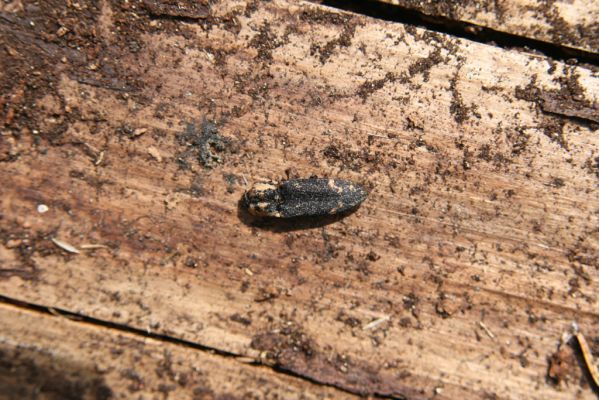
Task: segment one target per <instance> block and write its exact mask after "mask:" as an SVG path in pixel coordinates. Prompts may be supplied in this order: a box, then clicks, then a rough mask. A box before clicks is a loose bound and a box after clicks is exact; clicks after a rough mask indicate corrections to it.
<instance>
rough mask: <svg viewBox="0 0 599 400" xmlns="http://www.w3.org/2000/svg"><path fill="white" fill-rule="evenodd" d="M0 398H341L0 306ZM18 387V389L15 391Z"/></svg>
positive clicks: (191, 353) (224, 361) (201, 356)
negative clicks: (5, 322)
mask: <svg viewBox="0 0 599 400" xmlns="http://www.w3.org/2000/svg"><path fill="white" fill-rule="evenodd" d="M0 316H1V319H2V321H10V324H2V325H0V357H1V360H2V363H0V370H1V371H2V374H0V398H3V399H5V398H13V399H28V398H43V399H65V398H73V399H109V398H121V399H130V398H132V397H135V398H158V397H156V396H157V395H160V396H162V398H177V399H215V398H216V399H227V398H255V399H275V398H280V399H299V398H301V399H308V398H309V399H347V398H355V397H354V396H350V395H348V394H346V393H343V392H340V391H336V390H333V389H330V388H326V387H322V386H319V385H316V384H310V383H309V382H306V381H305V380H303V379H298V378H293V377H290V376H287V375H284V374H281V373H276V372H273V371H272V370H270V368H265V367H260V366H256V365H250V364H246V363H244V361H245V362H247V361H246V360H242V359H236V358H231V357H224V356H221V355H216V354H210V353H209V352H206V351H198V350H197V349H194V348H190V347H187V346H186V345H184V344H174V343H169V342H164V341H161V340H156V339H150V338H144V337H140V335H136V334H131V333H126V332H122V331H119V330H115V329H110V328H107V327H99V326H98V325H96V324H89V323H85V322H81V321H74V320H70V319H67V318H66V317H63V316H60V315H56V316H51V315H47V314H41V313H39V312H32V311H27V310H23V309H20V308H16V307H11V306H8V305H0ZM16 382H18V383H19V385H15V383H16Z"/></svg>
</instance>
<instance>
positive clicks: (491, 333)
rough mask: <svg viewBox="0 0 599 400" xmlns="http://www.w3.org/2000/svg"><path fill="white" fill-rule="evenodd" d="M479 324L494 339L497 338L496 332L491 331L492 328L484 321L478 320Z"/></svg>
mask: <svg viewBox="0 0 599 400" xmlns="http://www.w3.org/2000/svg"><path fill="white" fill-rule="evenodd" d="M478 325H479V326H480V327H481V328H482V329H483V330H484V331H485V332H486V334H487V335H489V337H490V338H491V339H493V340H495V334H494V333H493V332H491V330H490V329H489V328H488V327H487V325H485V323H484V322H482V321H478Z"/></svg>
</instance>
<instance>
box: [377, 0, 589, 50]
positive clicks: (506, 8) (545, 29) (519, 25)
mask: <svg viewBox="0 0 599 400" xmlns="http://www.w3.org/2000/svg"><path fill="white" fill-rule="evenodd" d="M379 1H382V2H385V3H390V4H394V5H399V6H402V7H406V8H409V9H413V10H416V11H419V12H422V13H424V14H427V15H430V16H434V17H444V18H448V19H449V20H450V21H463V22H467V23H471V24H475V25H478V26H481V27H485V28H491V29H494V30H496V31H500V32H505V33H509V34H511V35H516V36H521V37H526V38H530V39H535V40H542V41H544V42H547V43H552V44H557V45H562V46H568V47H571V48H575V49H580V50H584V51H588V52H592V53H599V24H598V23H597V21H599V2H597V1H594V0H574V1H572V0H558V1H540V0H502V1H495V0H493V1H491V0H487V1H477V2H469V1H464V2H460V1H432V2H431V1H421V0H379Z"/></svg>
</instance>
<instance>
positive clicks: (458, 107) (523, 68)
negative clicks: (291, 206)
mask: <svg viewBox="0 0 599 400" xmlns="http://www.w3.org/2000/svg"><path fill="white" fill-rule="evenodd" d="M96 4H97V3H95V2H89V3H88V2H79V3H77V4H76V5H75V3H72V4H71V5H70V6H69V5H68V4H67V5H65V4H63V3H62V2H56V4H54V3H53V2H48V3H40V5H39V7H38V6H33V5H30V4H28V5H24V6H23V8H22V10H19V9H18V7H17V8H16V11H14V12H13V11H10V10H8V6H6V5H3V7H4V9H3V14H2V18H0V34H1V39H2V45H3V46H4V50H5V51H6V56H4V57H2V58H0V67H2V68H0V71H3V72H1V74H2V75H0V80H1V83H2V88H3V90H2V93H4V96H3V97H2V110H3V112H4V114H3V115H2V118H3V123H4V128H3V130H2V147H1V148H0V160H1V162H0V168H1V174H0V188H1V189H0V190H1V191H2V196H0V213H1V214H0V216H1V221H2V224H1V230H0V238H1V242H2V246H1V247H0V260H1V270H0V277H1V279H0V294H1V295H2V296H4V298H10V299H16V300H19V301H23V302H25V303H28V304H36V305H39V306H44V307H52V308H56V309H62V310H67V311H69V312H72V313H76V314H78V315H82V316H88V317H93V318H95V319H99V320H103V321H109V322H110V323H112V324H115V325H118V326H123V327H132V328H135V329H140V330H144V331H147V332H151V333H157V334H160V335H164V336H168V337H172V338H177V339H181V340H185V341H188V342H191V343H197V344H199V345H201V346H203V347H204V348H212V349H215V350H218V351H219V352H224V353H226V354H229V355H232V356H233V355H234V356H243V357H250V358H253V359H255V360H256V361H257V362H260V363H262V364H264V365H270V366H273V367H276V369H278V370H286V371H289V372H290V373H292V374H294V375H297V376H299V377H303V378H304V379H306V380H308V381H313V382H317V383H320V384H322V385H328V386H333V387H336V388H338V389H340V390H343V391H345V392H350V393H356V394H364V395H371V396H383V397H385V396H387V397H408V398H413V399H418V398H430V397H433V396H434V397H435V398H441V399H444V398H447V399H453V398H458V397H467V398H489V397H493V396H495V397H499V398H519V399H524V398H554V399H562V398H563V399H571V398H573V397H576V398H593V396H594V395H593V392H592V388H590V387H589V384H588V380H587V379H586V378H585V376H584V375H583V374H582V373H581V372H580V367H578V366H576V368H575V369H574V371H575V372H576V373H578V374H579V375H580V377H579V378H576V379H575V378H570V380H569V382H562V383H561V384H560V385H555V384H553V383H551V382H550V381H548V380H547V379H546V375H547V369H548V361H547V359H548V357H550V356H551V355H552V354H554V352H555V351H556V346H557V344H558V342H559V339H560V337H561V335H562V333H563V332H564V331H565V330H568V329H569V327H570V324H571V323H572V321H576V322H577V323H578V324H579V325H580V327H581V329H582V331H583V332H585V333H586V334H587V335H591V336H592V332H597V329H598V328H599V315H598V312H597V310H598V308H597V298H596V293H597V290H598V283H597V279H598V275H599V272H598V258H597V256H598V254H599V232H598V231H597V226H598V225H599V224H598V222H599V221H598V219H599V215H598V213H597V210H598V208H599V207H598V206H599V201H598V200H597V198H598V197H597V183H598V174H599V164H598V160H597V157H599V138H598V136H597V125H596V121H594V118H595V116H596V104H597V98H598V96H599V85H598V79H597V77H596V76H594V75H593V74H592V73H591V71H589V70H586V69H584V68H577V67H573V66H568V65H564V64H561V63H557V62H553V61H551V60H547V59H545V58H542V57H534V56H530V55H525V54H522V53H518V52H511V51H505V50H501V49H497V48H494V47H491V46H485V45H480V44H476V43H472V42H468V41H462V40H457V39H454V38H452V37H449V36H445V35H441V34H437V33H434V32H430V31H426V30H422V29H415V28H412V27H407V26H402V25H400V24H394V23H385V22H380V21H376V20H373V19H369V18H364V17H359V16H355V15H350V14H344V13H340V12H333V11H331V10H330V9H324V8H322V7H319V6H316V5H312V4H309V3H304V2H299V3H296V2H286V1H282V0H277V1H272V2H255V3H254V2H251V3H247V4H246V2H235V1H221V2H218V3H215V4H213V5H212V7H211V10H210V12H209V13H208V11H207V10H205V9H203V8H201V7H200V8H189V9H170V8H167V9H165V8H164V7H162V8H161V7H157V6H156V4H157V3H155V2H152V1H147V2H144V3H141V2H129V3H122V2H108V1H104V2H101V3H99V5H97V6H96ZM194 4H195V3H194ZM10 5H14V4H13V3H11V4H10ZM182 10H183V11H182ZM32 23H33V24H32ZM61 27H62V28H64V29H61ZM204 120H214V121H216V128H217V130H218V134H214V132H213V128H214V126H212V125H210V124H207V123H206V122H202V121H204ZM203 128H204V129H203ZM206 128H210V129H206ZM286 171H287V172H286ZM287 174H289V175H291V176H310V175H314V174H316V175H319V176H330V177H339V178H345V179H351V180H354V181H356V182H359V183H362V184H363V185H365V186H366V187H367V188H368V190H369V192H370V195H369V197H368V199H367V201H366V202H365V203H364V204H363V206H362V207H361V208H360V209H359V210H358V211H357V212H356V213H354V214H352V215H350V216H348V217H347V218H345V219H343V220H340V221H330V220H326V221H299V222H297V221H291V222H290V221H261V220H255V219H252V218H251V217H250V216H248V215H247V214H246V213H245V212H244V210H243V209H242V208H240V207H239V204H238V203H239V200H240V198H241V196H242V194H243V192H244V190H245V189H246V188H247V187H248V184H251V183H252V182H254V181H259V180H264V179H280V178H283V177H285V176H286V175H287ZM46 209H47V210H46ZM328 222H333V223H329V224H325V223H328ZM98 245H99V246H100V247H98ZM68 246H73V247H74V248H75V249H76V250H77V251H79V253H78V254H75V253H72V251H73V250H75V249H72V248H69V247H68ZM94 246H95V247H94ZM69 250H70V251H71V252H69ZM64 329H65V332H66V333H68V327H67V326H65V328H64ZM591 346H592V349H593V351H594V352H595V353H596V352H597V342H596V341H592V340H591ZM257 373H258V372H257ZM306 385H307V386H306V390H308V391H309V390H310V386H309V385H308V383H306Z"/></svg>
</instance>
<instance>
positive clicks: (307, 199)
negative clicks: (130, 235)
mask: <svg viewBox="0 0 599 400" xmlns="http://www.w3.org/2000/svg"><path fill="white" fill-rule="evenodd" d="M367 196H368V193H367V192H366V190H365V189H364V188H363V187H362V186H360V185H358V184H356V183H353V182H350V181H346V180H343V179H329V178H307V179H290V180H286V181H281V182H274V181H269V182H258V183H256V184H254V186H253V187H252V188H251V189H249V190H248V191H246V192H245V194H244V195H243V202H244V204H245V206H246V207H247V209H248V211H249V213H250V214H252V215H256V216H259V217H274V218H296V217H316V216H323V215H335V214H340V213H343V212H345V211H349V210H352V209H354V208H356V207H358V206H359V205H360V204H361V203H362V202H363V201H364V200H365V199H366V197H367Z"/></svg>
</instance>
